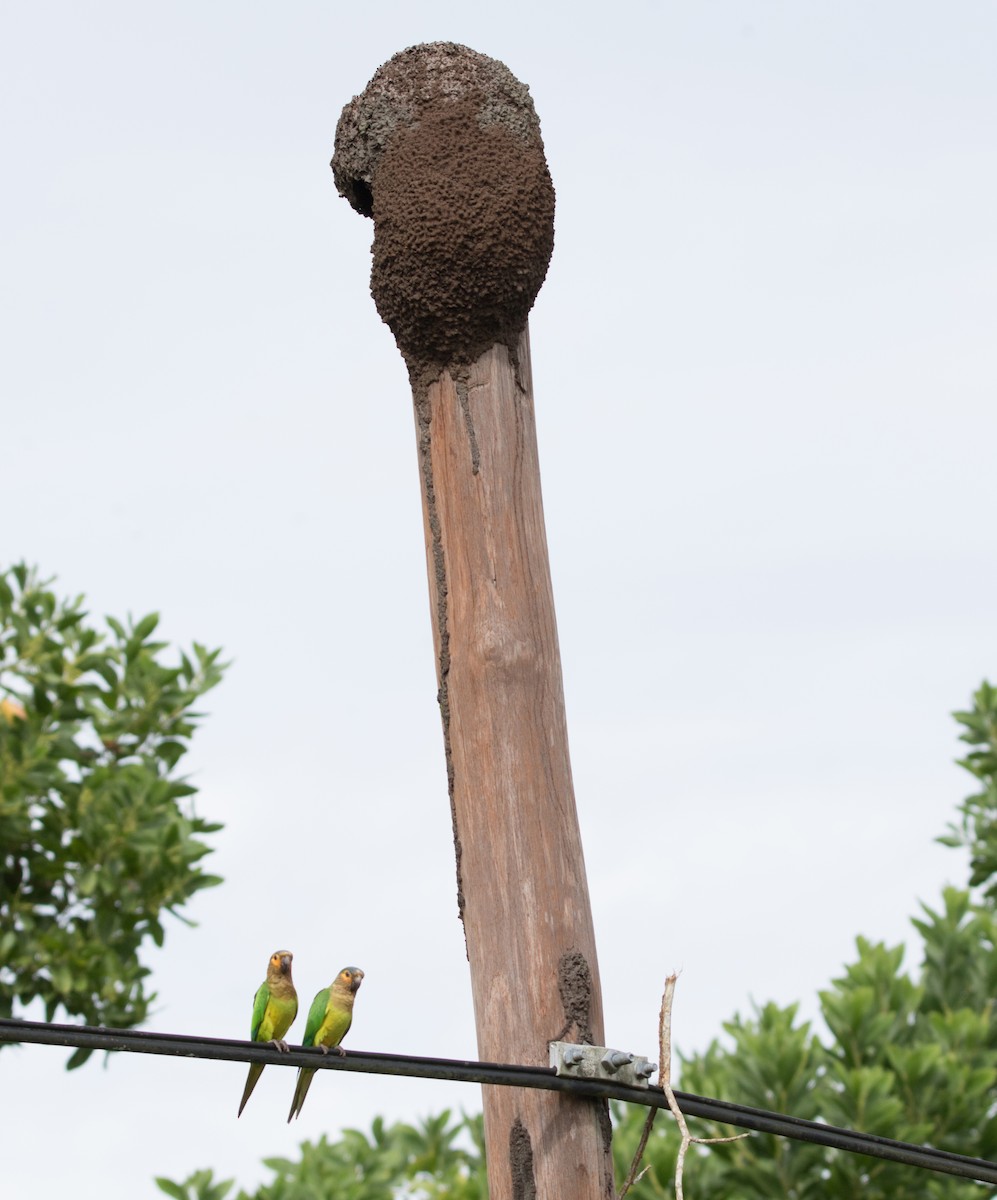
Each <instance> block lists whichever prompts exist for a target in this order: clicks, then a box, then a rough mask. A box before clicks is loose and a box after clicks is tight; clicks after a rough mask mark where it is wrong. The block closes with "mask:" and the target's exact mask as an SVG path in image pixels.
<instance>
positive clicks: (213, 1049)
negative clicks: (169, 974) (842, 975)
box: [0, 1018, 997, 1183]
mask: <svg viewBox="0 0 997 1200" xmlns="http://www.w3.org/2000/svg"><path fill="white" fill-rule="evenodd" d="M0 1042H34V1043H37V1044H40V1045H46V1046H73V1047H82V1048H85V1049H89V1050H119V1051H126V1052H129V1053H132V1054H179V1055H182V1056H185V1057H187V1058H209V1059H220V1060H222V1061H224V1062H258V1063H265V1064H266V1065H268V1066H284V1067H317V1068H318V1069H319V1070H331V1071H361V1072H364V1073H365V1074H369V1075H409V1076H417V1077H419V1078H422V1079H451V1080H456V1081H459V1082H462V1083H487V1084H496V1085H500V1086H505V1087H529V1088H543V1089H546V1090H547V1091H553V1092H571V1093H572V1094H573V1095H575V1096H593V1097H596V1098H599V1099H604V1100H623V1101H625V1102H626V1103H628V1104H642V1105H644V1106H645V1107H649V1108H667V1107H668V1101H667V1099H666V1098H665V1094H664V1092H663V1091H662V1090H661V1088H658V1087H650V1088H641V1087H632V1086H630V1085H628V1084H622V1083H613V1082H612V1081H611V1080H603V1079H569V1078H567V1077H565V1076H559V1075H557V1074H555V1072H554V1069H553V1067H521V1066H515V1065H511V1064H506V1063H485V1062H471V1061H464V1060H461V1059H451V1058H417V1057H414V1056H412V1055H408V1054H370V1053H367V1052H365V1051H362V1050H350V1051H348V1052H347V1054H346V1056H345V1057H342V1058H341V1057H339V1056H338V1055H335V1054H328V1055H326V1054H322V1053H321V1051H319V1050H316V1049H307V1050H306V1049H304V1048H299V1049H296V1050H294V1049H292V1050H290V1051H289V1052H288V1053H287V1054H282V1053H280V1052H279V1051H278V1050H276V1049H274V1047H273V1046H271V1045H270V1043H269V1042H264V1043H260V1042H244V1041H236V1040H234V1039H228V1038H207V1037H192V1036H189V1035H187V1034H179V1033H149V1032H146V1031H145V1030H141V1029H102V1028H94V1027H93V1026H89V1025H56V1024H52V1023H50V1022H47V1021H14V1020H10V1019H7V1018H0ZM675 1098H676V1100H677V1101H678V1104H679V1108H681V1110H682V1111H683V1112H684V1113H685V1114H686V1116H689V1117H702V1118H704V1119H706V1120H709V1121H718V1122H720V1123H721V1124H724V1125H736V1126H738V1127H739V1128H741V1129H753V1130H756V1131H758V1132H759V1133H771V1134H775V1135H777V1136H779V1137H788V1138H794V1139H795V1140H797V1141H801V1142H815V1143H816V1144H817V1145H820V1146H829V1147H833V1148H834V1149H836V1150H844V1151H846V1152H847V1153H852V1154H866V1155H869V1156H871V1157H872V1158H885V1159H889V1160H890V1161H892V1162H900V1163H906V1164H907V1165H908V1166H912V1167H920V1168H922V1169H923V1170H926V1171H939V1172H941V1173H942V1174H945V1175H960V1176H962V1177H963V1178H964V1179H976V1180H978V1181H979V1182H981V1183H997V1163H993V1162H989V1161H987V1160H986V1159H983V1158H970V1157H969V1156H968V1155H965V1154H952V1153H950V1152H949V1151H947V1150H936V1149H935V1148H934V1147H933V1146H915V1145H913V1144H912V1143H910V1142H898V1141H896V1140H894V1139H893V1138H887V1137H877V1136H876V1135H875V1134H871V1133H857V1132H855V1131H854V1130H851V1129H841V1128H839V1127H838V1126H836V1125H825V1124H824V1123H823V1122H821V1121H804V1120H802V1119H801V1118H799V1117H787V1116H783V1115H782V1114H781V1113H773V1112H767V1111H766V1110H765V1109H762V1108H749V1107H747V1106H746V1105H743V1104H729V1103H727V1102H726V1101H725V1100H711V1099H710V1098H709V1097H707V1096H696V1095H693V1094H692V1093H691V1092H679V1091H677V1092H676V1093H675Z"/></svg>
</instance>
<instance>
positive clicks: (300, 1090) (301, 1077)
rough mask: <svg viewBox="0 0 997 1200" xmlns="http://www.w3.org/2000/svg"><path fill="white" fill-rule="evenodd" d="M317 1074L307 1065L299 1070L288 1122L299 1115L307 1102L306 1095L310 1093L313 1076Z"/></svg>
mask: <svg viewBox="0 0 997 1200" xmlns="http://www.w3.org/2000/svg"><path fill="white" fill-rule="evenodd" d="M314 1075H315V1071H314V1069H311V1070H309V1069H308V1068H306V1067H301V1068H300V1069H299V1071H298V1080H297V1083H295V1085H294V1099H293V1100H292V1101H291V1111H290V1112H289V1113H288V1114H287V1123H288V1124H289V1125H290V1123H291V1120H292V1118H293V1117H296V1116H299V1115H300V1113H301V1106H302V1105H303V1104H304V1102H305V1097H306V1096H307V1095H308V1089H309V1088H310V1087H311V1083H312V1078H313V1076H314Z"/></svg>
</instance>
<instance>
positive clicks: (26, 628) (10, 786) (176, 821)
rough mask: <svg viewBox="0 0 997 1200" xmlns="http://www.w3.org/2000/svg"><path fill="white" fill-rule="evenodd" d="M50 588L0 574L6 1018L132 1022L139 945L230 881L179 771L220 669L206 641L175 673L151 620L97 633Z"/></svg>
mask: <svg viewBox="0 0 997 1200" xmlns="http://www.w3.org/2000/svg"><path fill="white" fill-rule="evenodd" d="M49 584H50V581H45V582H40V581H39V580H38V577H37V575H36V573H35V572H34V571H32V570H29V569H28V568H27V567H26V566H24V565H23V564H21V565H18V566H15V567H13V568H11V569H10V570H7V571H4V572H0V1015H2V1016H6V1017H9V1016H13V1015H16V1014H15V1005H27V1004H30V1003H31V1002H32V1001H35V1000H40V1001H41V1002H42V1004H43V1005H44V1011H45V1018H46V1020H52V1019H53V1018H54V1017H55V1015H56V1013H57V1011H58V1010H60V1009H62V1010H63V1011H64V1012H65V1013H66V1014H68V1015H71V1016H74V1017H81V1018H83V1020H84V1021H86V1022H87V1023H89V1024H94V1025H97V1024H102V1025H109V1026H129V1025H136V1024H139V1023H141V1022H142V1021H143V1020H144V1018H145V1017H146V1014H147V1012H148V1010H149V1005H150V1003H151V1001H152V999H153V994H150V993H148V992H147V991H146V984H145V980H146V976H147V975H148V974H149V972H148V969H147V968H145V967H143V966H142V964H141V963H140V961H139V957H138V952H139V948H140V946H141V944H142V943H143V941H144V940H145V939H146V938H151V939H152V941H153V942H155V943H156V945H161V944H162V942H163V937H164V928H163V916H164V913H166V912H171V913H173V914H174V915H177V916H179V912H178V909H179V908H180V907H181V906H182V905H183V904H184V903H185V902H186V901H187V900H189V899H190V897H191V896H192V895H193V894H194V893H195V892H196V891H198V890H199V889H200V888H204V887H210V886H212V885H213V884H216V883H219V882H220V880H219V879H218V877H217V876H214V875H209V874H206V873H205V872H204V870H203V869H202V867H201V866H200V860H201V859H202V858H203V857H204V855H206V854H208V853H209V852H210V850H209V847H208V846H207V845H206V844H205V843H204V842H203V841H202V840H201V836H202V835H203V834H207V833H212V832H214V831H215V830H217V829H219V828H220V826H219V825H213V824H209V823H208V822H207V821H205V820H203V819H201V818H200V817H197V816H195V815H194V814H193V812H192V810H191V805H190V798H191V797H192V796H193V795H194V794H195V792H196V789H195V788H194V787H192V786H191V785H190V784H189V783H186V782H185V781H184V779H183V778H182V777H181V776H178V775H177V773H176V769H177V766H178V764H179V762H180V760H181V759H182V758H183V756H184V754H185V753H186V752H187V749H188V743H189V740H190V737H191V735H192V733H193V732H194V729H195V726H196V725H197V721H198V718H199V715H200V714H198V713H196V712H194V711H192V706H193V705H195V704H196V702H197V701H198V699H199V698H200V697H201V696H202V695H203V694H204V693H205V692H206V691H208V690H209V689H210V688H212V687H214V686H215V684H216V683H218V681H219V680H220V679H221V675H222V671H223V669H224V667H223V666H222V665H221V664H220V663H219V662H218V655H219V653H220V652H219V651H218V650H211V651H209V650H206V649H205V648H204V647H203V646H199V645H197V644H196V643H195V644H194V647H193V650H192V652H191V653H190V654H189V655H188V654H181V655H180V661H179V664H178V665H175V666H166V665H165V664H164V663H163V661H162V653H163V651H164V650H165V649H166V645H165V643H163V642H157V641H153V640H152V639H153V634H154V632H155V629H156V625H157V623H158V617H157V616H155V615H151V616H147V617H144V618H143V619H142V620H140V621H137V622H133V621H130V620H129V622H128V623H127V624H122V623H121V622H119V621H116V620H114V619H112V618H110V617H108V618H107V621H106V623H107V631H99V630H98V629H96V628H94V627H93V626H92V625H91V624H89V623H88V621H87V614H86V612H84V610H83V600H82V597H78V598H77V599H75V600H60V599H59V598H57V596H56V595H55V593H54V592H52V591H51V590H49ZM89 1054H90V1051H88V1050H77V1051H76V1053H75V1054H73V1056H72V1057H71V1058H70V1060H69V1064H68V1065H69V1066H71V1067H73V1066H79V1065H80V1064H81V1063H82V1062H84V1061H85V1060H86V1058H87V1057H88V1056H89Z"/></svg>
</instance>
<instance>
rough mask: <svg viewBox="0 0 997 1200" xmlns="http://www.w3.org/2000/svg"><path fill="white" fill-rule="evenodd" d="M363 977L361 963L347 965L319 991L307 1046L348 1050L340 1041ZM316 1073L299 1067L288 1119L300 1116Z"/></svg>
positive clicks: (311, 1012) (325, 1050)
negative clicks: (353, 965)
mask: <svg viewBox="0 0 997 1200" xmlns="http://www.w3.org/2000/svg"><path fill="white" fill-rule="evenodd" d="M362 980H363V971H361V970H360V968H359V967H343V969H342V970H341V971H340V972H339V974H338V975H337V976H336V978H335V979H334V980H333V981H332V983H331V984H330V985H329V987H327V988H323V989H322V991H320V992H319V993H318V995H316V997H315V999H314V1000H313V1001H312V1006H311V1008H310V1009H309V1010H308V1022H307V1024H306V1025H305V1040H304V1041H303V1042H302V1043H301V1044H302V1045H303V1046H318V1047H319V1049H320V1050H321V1051H322V1053H323V1054H328V1053H329V1051H330V1050H331V1049H335V1050H336V1052H337V1053H338V1054H345V1053H346V1051H345V1050H343V1048H342V1047H341V1046H340V1044H339V1043H340V1042H341V1041H342V1040H343V1038H344V1037H346V1034H347V1031H348V1030H349V1028H350V1024H351V1023H352V1021H353V1000H354V997H355V996H356V994H357V988H358V987H359V986H360V984H361V981H362ZM314 1074H315V1068H314V1067H312V1068H308V1067H301V1068H300V1069H299V1070H298V1078H297V1082H296V1083H295V1085H294V1099H293V1100H292V1101H291V1111H290V1112H289V1113H288V1116H287V1120H288V1123H290V1121H291V1118H292V1117H296V1116H300V1114H301V1106H302V1105H303V1104H304V1102H305V1097H306V1096H307V1095H308V1089H309V1087H311V1082H312V1076H313V1075H314Z"/></svg>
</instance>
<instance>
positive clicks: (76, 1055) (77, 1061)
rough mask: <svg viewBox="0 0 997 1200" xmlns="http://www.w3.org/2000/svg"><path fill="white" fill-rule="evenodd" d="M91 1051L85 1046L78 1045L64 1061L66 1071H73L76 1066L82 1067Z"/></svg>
mask: <svg viewBox="0 0 997 1200" xmlns="http://www.w3.org/2000/svg"><path fill="white" fill-rule="evenodd" d="M91 1054H93V1051H92V1050H91V1049H89V1048H88V1047H86V1046H80V1047H78V1048H77V1049H76V1050H74V1051H73V1053H72V1054H71V1055H70V1056H69V1058H68V1060H67V1062H66V1070H67V1071H75V1070H76V1068H77V1067H82V1066H83V1064H84V1063H85V1062H86V1061H87V1059H88V1058H89V1057H90V1055H91Z"/></svg>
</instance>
